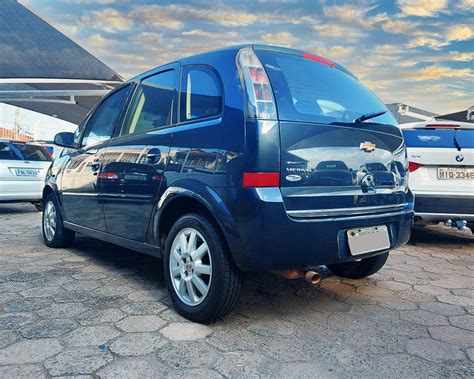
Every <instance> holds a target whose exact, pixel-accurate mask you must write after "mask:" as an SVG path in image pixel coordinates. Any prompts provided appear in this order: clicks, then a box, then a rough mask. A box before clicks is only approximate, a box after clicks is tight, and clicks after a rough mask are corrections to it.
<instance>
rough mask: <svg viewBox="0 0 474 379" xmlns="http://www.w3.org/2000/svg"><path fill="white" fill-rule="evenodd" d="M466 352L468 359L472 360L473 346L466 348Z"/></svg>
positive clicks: (473, 357) (473, 356) (473, 358)
mask: <svg viewBox="0 0 474 379" xmlns="http://www.w3.org/2000/svg"><path fill="white" fill-rule="evenodd" d="M466 352H467V356H468V357H469V359H470V360H471V361H473V362H474V347H471V348H469V349H467V350H466Z"/></svg>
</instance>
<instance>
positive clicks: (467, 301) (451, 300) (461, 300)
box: [436, 295, 474, 307]
mask: <svg viewBox="0 0 474 379" xmlns="http://www.w3.org/2000/svg"><path fill="white" fill-rule="evenodd" d="M436 298H437V299H438V301H441V302H442V303H447V304H454V305H460V306H464V307H466V306H470V307H474V299H472V298H470V297H466V296H455V295H445V296H436Z"/></svg>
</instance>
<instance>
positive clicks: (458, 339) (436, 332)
mask: <svg viewBox="0 0 474 379" xmlns="http://www.w3.org/2000/svg"><path fill="white" fill-rule="evenodd" d="M428 332H429V333H430V335H431V336H432V337H433V338H434V339H437V340H440V341H444V342H449V343H451V344H453V345H457V346H462V347H471V346H474V332H470V331H468V330H465V329H460V328H456V327H454V326H434V327H432V328H428Z"/></svg>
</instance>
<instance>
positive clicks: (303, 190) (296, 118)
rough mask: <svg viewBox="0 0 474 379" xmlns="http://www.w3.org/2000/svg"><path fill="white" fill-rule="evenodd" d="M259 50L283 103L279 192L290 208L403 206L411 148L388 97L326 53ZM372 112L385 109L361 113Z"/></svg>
mask: <svg viewBox="0 0 474 379" xmlns="http://www.w3.org/2000/svg"><path fill="white" fill-rule="evenodd" d="M257 54H258V56H259V58H260V60H261V61H262V62H263V64H264V67H265V69H266V71H267V73H268V75H269V78H270V81H271V84H272V88H273V91H274V94H275V100H276V104H277V108H278V118H279V120H280V122H279V124H280V143H281V164H280V169H281V192H282V195H283V199H284V203H285V207H286V210H287V212H288V214H289V215H290V216H294V217H336V216H351V215H361V214H370V213H381V212H391V211H396V210H401V209H403V207H404V204H405V198H406V195H407V176H406V165H407V164H406V149H405V145H404V140H403V135H402V133H401V131H400V129H399V128H398V126H397V123H396V120H395V119H394V118H393V116H392V115H391V114H390V113H389V111H388V110H387V109H386V107H385V106H384V104H383V103H382V102H381V101H380V100H379V99H378V98H377V97H375V95H373V94H372V93H371V92H370V91H369V90H367V89H366V88H364V87H363V86H362V85H361V84H360V83H359V82H358V81H357V80H356V79H355V78H354V77H353V76H351V75H350V74H349V73H347V71H346V70H344V69H342V68H339V67H338V66H337V65H335V64H333V63H332V62H329V61H327V60H322V61H315V60H313V59H308V58H306V57H304V56H297V55H292V54H285V53H280V52H273V51H264V50H262V51H257ZM321 62H323V63H321ZM374 112H375V113H376V112H379V113H381V112H385V113H383V114H381V115H379V116H377V117H372V118H369V119H367V120H363V119H360V117H361V116H364V115H368V114H370V113H374Z"/></svg>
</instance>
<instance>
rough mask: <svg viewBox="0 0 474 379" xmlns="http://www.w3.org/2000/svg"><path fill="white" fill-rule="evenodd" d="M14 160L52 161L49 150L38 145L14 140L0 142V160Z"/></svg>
mask: <svg viewBox="0 0 474 379" xmlns="http://www.w3.org/2000/svg"><path fill="white" fill-rule="evenodd" d="M4 159H9V160H16V161H41V162H50V161H52V160H53V159H52V157H51V154H50V153H49V151H48V150H47V149H46V148H45V147H43V146H39V145H30V144H26V143H16V142H0V160H4Z"/></svg>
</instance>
